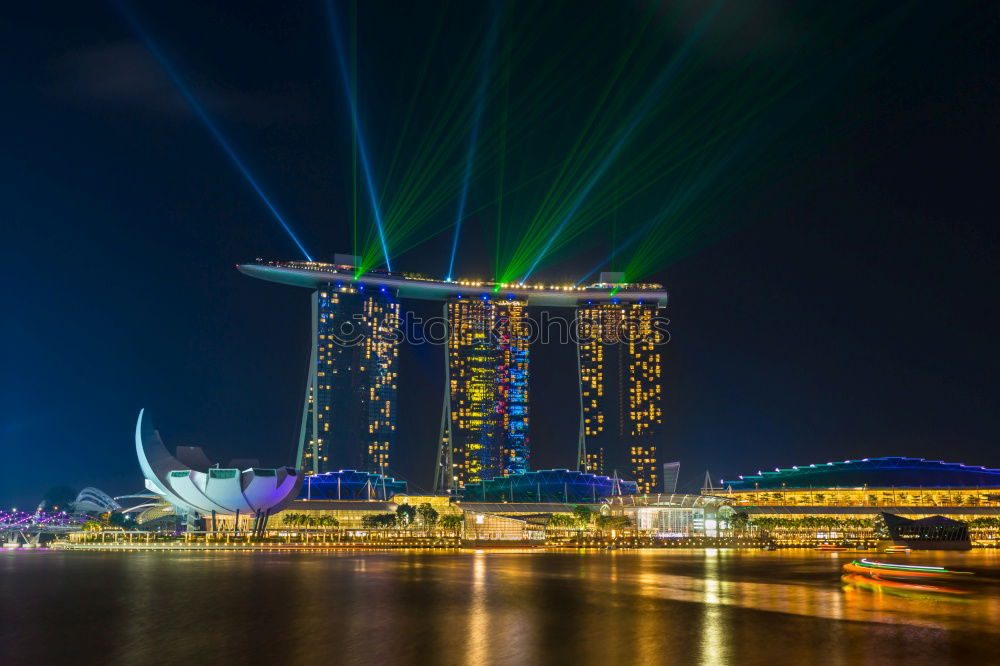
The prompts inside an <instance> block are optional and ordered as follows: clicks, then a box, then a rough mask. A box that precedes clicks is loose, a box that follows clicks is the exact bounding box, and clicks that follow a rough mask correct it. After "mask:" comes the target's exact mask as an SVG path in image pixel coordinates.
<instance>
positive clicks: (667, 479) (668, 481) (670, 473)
mask: <svg viewBox="0 0 1000 666" xmlns="http://www.w3.org/2000/svg"><path fill="white" fill-rule="evenodd" d="M680 474H681V464H680V463H679V462H667V463H663V492H664V493H676V492H677V478H678V477H679V476H680Z"/></svg>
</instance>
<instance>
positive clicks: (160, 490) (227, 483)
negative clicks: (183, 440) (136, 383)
mask: <svg viewBox="0 0 1000 666" xmlns="http://www.w3.org/2000/svg"><path fill="white" fill-rule="evenodd" d="M135 450H136V455H137V456H138V458H139V465H140V467H141V468H142V473H143V475H144V476H145V477H146V488H148V489H149V490H150V491H152V492H154V493H156V494H157V495H159V496H160V497H162V498H163V499H164V500H165V501H167V502H169V503H170V504H172V505H173V506H174V507H175V510H176V511H177V513H178V514H183V515H186V516H187V518H188V522H189V523H190V522H192V521H193V520H196V519H198V518H199V517H205V518H209V517H210V518H212V519H215V518H216V517H217V516H234V517H235V518H236V520H237V521H239V517H240V515H244V516H253V521H254V523H253V524H254V529H255V531H259V532H261V533H262V532H263V530H264V529H265V527H266V524H267V519H268V517H269V516H271V515H272V514H274V513H275V512H277V511H280V510H281V509H282V508H283V507H284V506H285V505H286V504H288V503H290V502H291V501H292V500H294V499H295V497H296V496H297V495H298V494H299V490H300V488H301V486H302V478H303V476H302V474H301V473H299V472H298V471H297V470H296V469H295V468H293V467H277V468H266V467H259V466H257V464H256V462H255V461H240V460H234V461H231V462H230V464H229V465H228V466H226V467H222V466H220V465H219V464H217V463H216V464H213V463H212V462H211V461H210V460H209V459H208V457H207V456H206V455H205V453H204V451H202V449H201V448H199V447H190V446H185V447H177V451H176V454H175V455H171V454H170V453H169V452H168V451H167V447H166V446H164V444H163V440H162V439H161V438H160V434H159V432H157V431H156V430H155V429H154V427H153V424H152V422H151V421H150V419H149V417H148V416H146V414H145V410H142V411H140V412H139V419H138V421H137V422H136V425H135Z"/></svg>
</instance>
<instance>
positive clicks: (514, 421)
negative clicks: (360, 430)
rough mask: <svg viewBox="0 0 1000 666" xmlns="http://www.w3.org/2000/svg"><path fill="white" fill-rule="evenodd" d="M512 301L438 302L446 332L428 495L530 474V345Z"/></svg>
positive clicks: (520, 304)
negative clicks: (437, 437) (441, 396)
mask: <svg viewBox="0 0 1000 666" xmlns="http://www.w3.org/2000/svg"><path fill="white" fill-rule="evenodd" d="M525 305H526V303H525V302H524V301H523V300H518V299H514V298H489V297H488V296H486V295H483V296H482V297H480V298H462V297H461V296H456V297H454V298H451V299H449V300H448V301H447V302H446V303H445V310H446V313H447V317H448V322H449V325H450V337H449V340H448V345H447V348H446V358H445V362H446V377H447V379H446V382H445V396H444V406H443V410H442V414H441V438H440V446H439V452H438V461H437V466H436V468H435V476H434V488H435V490H451V489H455V488H461V487H463V486H464V485H465V484H466V483H472V482H476V481H480V480H482V479H489V478H493V477H495V476H506V475H509V474H523V473H524V472H527V471H528V468H529V451H530V449H529V443H528V374H529V349H528V346H529V339H528V329H527V327H526V326H525V324H524V318H525Z"/></svg>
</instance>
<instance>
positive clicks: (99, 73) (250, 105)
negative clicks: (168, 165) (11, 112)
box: [47, 41, 306, 125]
mask: <svg viewBox="0 0 1000 666" xmlns="http://www.w3.org/2000/svg"><path fill="white" fill-rule="evenodd" d="M51 71H52V79H51V80H50V81H49V82H48V85H47V87H48V91H49V92H50V93H52V94H53V95H56V96H58V97H60V98H62V99H64V100H67V101H69V102H71V103H74V104H78V105H80V106H84V107H95V108H119V109H121V108H127V109H133V110H137V111H141V112H146V113H151V114H156V115H160V116H165V117H172V118H183V117H189V116H191V115H192V113H193V112H192V111H191V108H190V107H189V106H188V104H187V101H186V100H185V99H184V97H183V96H182V95H181V93H180V92H179V91H178V90H177V88H176V87H175V86H174V84H173V82H172V81H171V80H170V77H169V76H168V75H167V74H166V72H164V71H163V69H162V68H161V67H160V66H159V64H158V63H157V62H156V60H155V59H154V58H153V56H152V55H151V54H150V53H149V52H148V51H147V50H146V48H145V47H144V46H143V45H142V44H141V43H140V42H137V41H121V42H114V43H109V44H99V45H94V46H90V47H87V48H84V49H79V50H75V51H72V52H70V53H67V54H65V55H63V56H61V57H59V58H58V59H56V60H55V61H54V62H53V64H52V68H51ZM186 79H187V80H186V83H187V84H188V85H189V86H191V89H192V90H193V91H194V94H195V95H196V96H197V98H198V100H199V101H200V102H201V103H202V105H203V106H204V107H205V108H206V109H208V111H209V112H210V113H211V114H213V115H217V114H222V115H226V116H231V117H235V118H237V119H239V120H243V121H246V122H249V123H252V124H258V125H269V124H272V123H276V122H285V123H287V122H296V121H298V120H301V119H302V116H303V109H304V108H306V105H305V104H303V103H302V100H301V99H300V97H299V95H297V94H282V95H276V94H273V93H261V92H247V91H243V90H238V89H235V88H232V87H225V86H221V85H219V84H217V83H207V82H204V81H199V80H197V79H196V78H195V77H190V76H186Z"/></svg>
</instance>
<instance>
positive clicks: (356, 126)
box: [326, 0, 392, 271]
mask: <svg viewBox="0 0 1000 666" xmlns="http://www.w3.org/2000/svg"><path fill="white" fill-rule="evenodd" d="M326 14H327V19H328V22H329V24H330V33H331V35H332V37H333V48H334V51H335V52H336V54H337V68H338V69H339V70H340V78H341V81H342V83H343V84H344V94H345V96H346V97H347V104H348V106H349V107H350V109H351V125H352V129H353V131H354V136H355V138H357V141H358V157H360V158H361V171H362V172H363V173H364V174H365V186H366V189H367V190H368V198H369V200H370V201H371V205H372V216H373V217H374V218H375V228H376V229H377V230H378V238H379V241H380V242H381V243H382V254H383V256H384V257H385V267H386V269H387V270H390V271H391V270H392V265H391V264H390V263H389V245H388V243H386V240H385V228H384V226H383V224H382V212H381V209H380V208H379V205H378V194H377V193H376V191H375V179H374V178H373V177H372V171H371V164H370V162H369V160H368V149H367V147H366V144H365V138H364V132H363V131H362V129H361V120H360V118H358V100H357V98H356V97H355V95H354V91H353V90H351V75H350V74H349V73H348V70H347V53H346V52H345V49H344V35H343V33H342V32H341V29H340V22H339V21H338V20H337V10H336V8H335V7H334V6H333V0H327V3H326Z"/></svg>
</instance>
